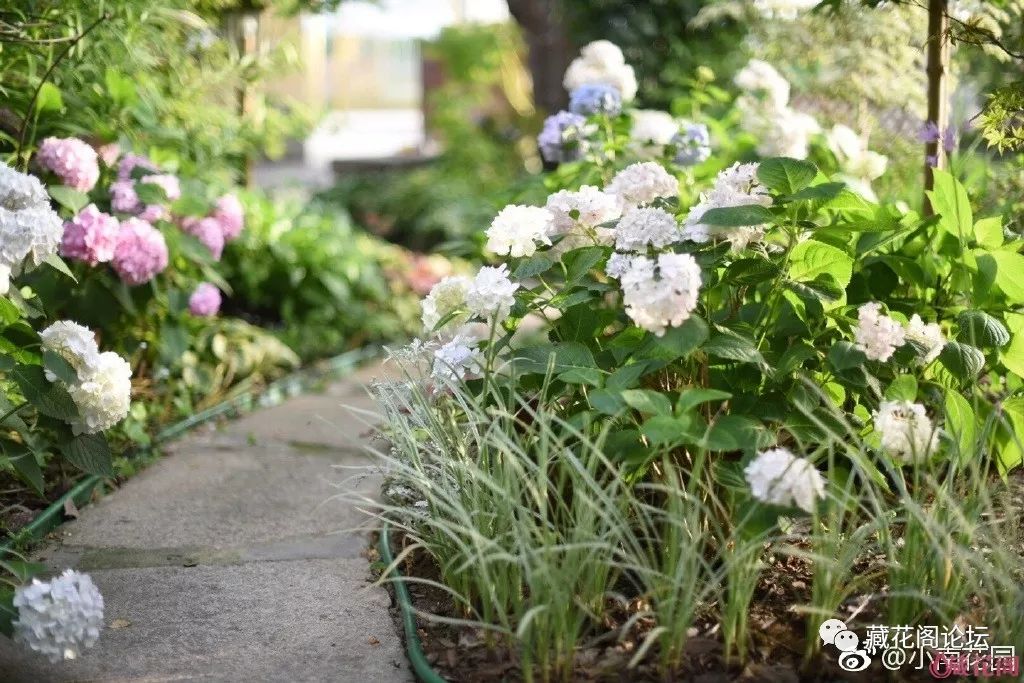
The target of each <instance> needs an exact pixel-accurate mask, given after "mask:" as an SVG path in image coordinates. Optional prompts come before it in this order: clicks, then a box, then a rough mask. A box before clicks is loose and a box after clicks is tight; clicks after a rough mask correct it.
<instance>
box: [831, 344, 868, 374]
mask: <svg viewBox="0 0 1024 683" xmlns="http://www.w3.org/2000/svg"><path fill="white" fill-rule="evenodd" d="M867 360H868V357H867V356H866V355H865V354H864V352H863V351H861V350H860V349H858V348H857V347H856V346H855V345H854V344H852V343H851V342H848V341H845V340H840V341H837V342H836V343H835V344H833V345H832V348H830V349H829V350H828V362H829V364H830V365H831V366H832V367H833V368H835V369H836V370H837V371H839V372H842V371H843V370H850V369H851V368H858V367H860V366H862V365H864V363H866V362H867Z"/></svg>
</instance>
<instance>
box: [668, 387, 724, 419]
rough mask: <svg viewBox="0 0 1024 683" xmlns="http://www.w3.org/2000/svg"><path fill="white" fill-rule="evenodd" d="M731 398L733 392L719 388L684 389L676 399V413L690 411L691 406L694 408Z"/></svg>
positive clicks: (680, 413)
mask: <svg viewBox="0 0 1024 683" xmlns="http://www.w3.org/2000/svg"><path fill="white" fill-rule="evenodd" d="M730 398H732V394H730V393H729V392H728V391H720V390H719V389H705V388H704V387H695V388H692V389H684V390H683V391H682V392H681V393H680V394H679V400H678V401H676V414H678V415H682V414H683V413H685V412H687V411H689V410H690V408H694V407H696V406H699V405H701V404H703V403H711V402H712V401H725V400H727V399H730Z"/></svg>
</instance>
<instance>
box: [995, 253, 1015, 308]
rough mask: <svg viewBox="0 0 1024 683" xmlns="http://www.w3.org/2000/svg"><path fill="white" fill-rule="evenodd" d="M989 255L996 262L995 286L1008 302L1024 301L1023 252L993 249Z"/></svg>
mask: <svg viewBox="0 0 1024 683" xmlns="http://www.w3.org/2000/svg"><path fill="white" fill-rule="evenodd" d="M989 255H990V256H991V257H992V260H994V261H995V263H996V278H995V282H996V286H997V287H999V289H1001V290H1003V294H1005V295H1006V299H1007V300H1008V301H1009V302H1010V303H1012V304H1022V303H1024V254H1019V253H1017V252H1014V251H993V252H989Z"/></svg>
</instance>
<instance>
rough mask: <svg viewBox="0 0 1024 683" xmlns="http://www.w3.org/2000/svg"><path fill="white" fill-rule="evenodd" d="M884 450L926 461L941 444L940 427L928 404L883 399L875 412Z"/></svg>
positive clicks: (910, 458)
mask: <svg viewBox="0 0 1024 683" xmlns="http://www.w3.org/2000/svg"><path fill="white" fill-rule="evenodd" d="M872 417H873V418H874V421H875V431H876V432H878V435H879V437H880V439H881V444H882V450H884V451H885V452H887V453H889V454H890V455H893V456H895V457H897V458H899V459H900V460H903V461H905V462H922V461H924V460H926V459H927V458H928V456H929V455H931V454H932V453H933V452H934V451H935V449H936V448H938V445H939V430H938V429H936V428H935V427H934V425H932V421H931V420H930V419H929V418H928V414H927V413H926V412H925V409H924V406H923V405H921V404H920V403H911V402H910V401H882V404H881V405H880V406H878V410H876V411H874V413H872Z"/></svg>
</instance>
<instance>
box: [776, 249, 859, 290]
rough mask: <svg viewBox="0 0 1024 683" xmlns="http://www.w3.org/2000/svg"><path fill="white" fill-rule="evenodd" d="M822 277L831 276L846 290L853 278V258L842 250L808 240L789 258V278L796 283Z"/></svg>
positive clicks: (794, 250)
mask: <svg viewBox="0 0 1024 683" xmlns="http://www.w3.org/2000/svg"><path fill="white" fill-rule="evenodd" d="M820 275H830V276H832V279H834V280H835V281H836V283H837V284H838V285H839V286H841V287H843V288H844V289H845V288H846V287H847V285H849V284H850V278H851V277H852V276H853V258H852V257H851V256H850V255H849V254H847V253H846V252H844V251H843V250H842V249H838V248H837V247H834V246H832V245H831V244H825V243H824V242H818V241H817V240H807V241H806V242H801V243H800V244H798V245H796V247H794V248H793V251H792V252H791V253H790V256H789V277H790V278H792V279H793V280H794V281H796V282H810V281H813V280H815V279H816V278H818V277H819V276H820Z"/></svg>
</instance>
